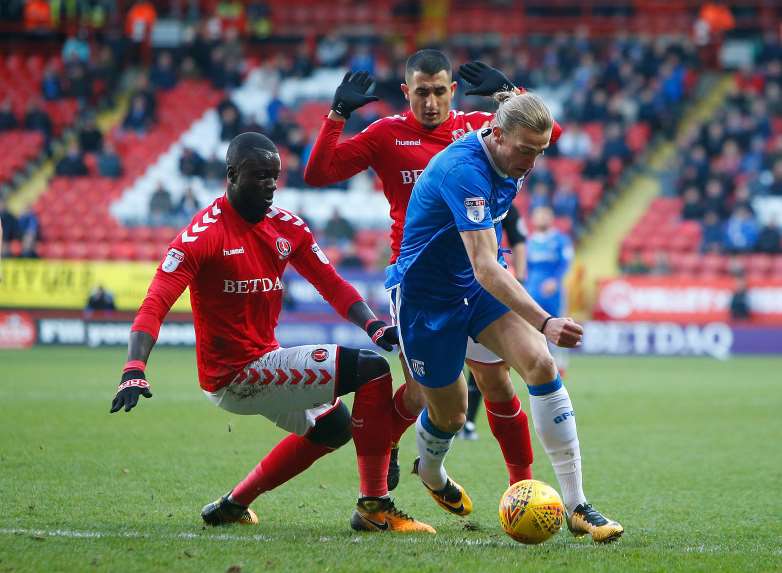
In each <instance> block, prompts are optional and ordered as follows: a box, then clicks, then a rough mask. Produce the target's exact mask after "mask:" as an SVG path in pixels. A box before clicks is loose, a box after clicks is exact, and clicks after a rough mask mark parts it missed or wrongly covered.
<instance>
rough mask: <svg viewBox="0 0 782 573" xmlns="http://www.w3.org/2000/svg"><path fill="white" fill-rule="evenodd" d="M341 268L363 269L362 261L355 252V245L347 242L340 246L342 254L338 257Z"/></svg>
mask: <svg viewBox="0 0 782 573" xmlns="http://www.w3.org/2000/svg"><path fill="white" fill-rule="evenodd" d="M339 267H340V268H341V269H363V268H364V261H362V260H361V258H360V257H359V256H358V254H357V253H356V245H355V244H353V243H347V244H345V246H343V247H342V256H341V258H340V259H339Z"/></svg>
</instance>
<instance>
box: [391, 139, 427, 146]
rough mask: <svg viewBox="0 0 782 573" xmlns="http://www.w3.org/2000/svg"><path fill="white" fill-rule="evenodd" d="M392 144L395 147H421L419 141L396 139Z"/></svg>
mask: <svg viewBox="0 0 782 573" xmlns="http://www.w3.org/2000/svg"><path fill="white" fill-rule="evenodd" d="M394 143H395V144H396V145H401V146H404V147H409V146H412V145H421V140H420V139H397V140H396V141H395V142H394Z"/></svg>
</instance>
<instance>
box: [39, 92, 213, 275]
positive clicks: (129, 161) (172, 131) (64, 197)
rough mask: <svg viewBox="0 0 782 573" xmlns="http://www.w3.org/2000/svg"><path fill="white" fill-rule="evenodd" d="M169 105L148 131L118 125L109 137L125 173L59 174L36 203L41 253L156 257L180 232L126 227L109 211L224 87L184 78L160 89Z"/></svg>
mask: <svg viewBox="0 0 782 573" xmlns="http://www.w3.org/2000/svg"><path fill="white" fill-rule="evenodd" d="M158 97H159V105H160V106H161V108H162V109H165V110H166V111H165V113H161V114H160V118H159V121H158V123H157V124H156V125H155V126H154V127H153V128H152V129H151V130H150V131H149V133H147V134H146V135H144V136H139V135H135V134H129V133H123V132H122V131H121V130H120V129H119V128H116V129H115V130H113V131H112V133H111V134H110V138H111V140H112V141H113V143H114V145H115V147H116V148H117V153H118V154H119V155H120V157H121V159H122V163H123V166H124V175H123V177H121V178H119V179H110V178H105V177H98V176H95V175H90V176H89V177H84V178H66V177H55V178H54V179H52V181H51V183H50V185H49V188H48V189H47V191H46V193H44V194H43V195H42V196H41V197H40V198H39V200H38V202H37V203H36V206H35V210H36V213H37V214H38V217H39V220H40V222H41V228H42V235H43V241H42V243H41V245H40V253H39V254H40V255H41V256H44V257H51V258H66V259H112V260H155V259H158V258H160V256H161V255H162V253H163V250H164V248H165V245H166V243H167V242H168V241H170V240H171V239H173V237H174V236H175V235H176V229H173V228H170V227H162V228H150V227H148V226H143V225H142V226H139V227H134V228H128V227H126V226H123V225H122V224H121V223H120V222H119V221H118V220H117V219H115V218H114V217H113V216H111V215H110V211H109V210H110V206H111V204H112V202H114V201H116V200H117V199H118V198H120V197H121V196H122V194H123V191H124V190H125V189H126V188H129V187H130V186H132V185H133V183H134V182H135V180H136V179H137V178H138V177H139V176H140V175H142V174H143V173H144V172H145V171H146V170H147V169H148V168H149V166H150V165H152V164H154V163H155V162H156V161H157V159H158V157H159V156H160V155H162V154H164V153H165V152H166V151H167V150H168V148H169V147H170V146H171V145H173V144H174V143H175V142H176V141H177V140H178V139H179V137H180V136H181V134H182V132H183V131H185V130H186V129H187V128H188V127H190V125H191V124H192V123H193V121H194V120H195V119H196V118H198V117H200V116H201V115H203V114H204V112H205V111H206V110H207V109H209V108H211V107H213V106H215V105H216V104H217V102H218V100H219V98H220V93H219V92H218V91H216V90H214V89H212V88H210V87H209V86H208V85H206V84H205V83H203V82H197V81H186V82H182V83H180V84H179V85H178V86H177V87H176V88H175V89H173V90H171V91H169V92H163V93H161V94H159V96H158Z"/></svg>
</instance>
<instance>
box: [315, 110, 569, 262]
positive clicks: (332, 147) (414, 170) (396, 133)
mask: <svg viewBox="0 0 782 573" xmlns="http://www.w3.org/2000/svg"><path fill="white" fill-rule="evenodd" d="M493 117H494V116H493V114H490V113H485V112H482V111H475V112H470V113H464V112H462V111H454V110H451V112H450V113H449V115H448V119H447V120H445V121H444V122H443V123H441V124H440V125H438V126H437V127H435V128H434V129H430V128H427V127H424V126H423V125H421V123H420V122H419V121H418V120H417V119H416V118H415V116H414V115H413V112H412V111H409V110H408V111H406V112H405V113H403V114H401V115H393V116H389V117H384V118H382V119H379V120H377V121H376V122H374V123H373V124H372V125H370V126H369V127H367V128H366V129H365V130H364V131H362V132H361V133H359V134H357V135H355V136H354V137H351V138H350V139H347V140H345V141H342V142H339V143H338V140H339V137H340V135H342V130H343V129H344V127H345V122H342V121H334V120H330V119H328V117H327V118H326V119H325V120H324V122H323V125H322V126H321V128H320V133H319V134H318V138H317V140H316V141H315V145H314V146H313V148H312V153H311V154H310V158H309V161H308V162H307V167H306V169H305V172H304V178H305V180H306V181H307V183H309V184H310V185H314V186H318V187H323V186H325V185H330V184H333V183H336V182H338V181H343V180H345V179H348V178H350V177H353V176H354V175H355V174H357V173H359V172H361V171H364V170H365V169H368V168H369V167H371V168H372V169H374V170H375V172H376V173H377V175H378V177H380V180H381V181H382V182H383V193H385V196H386V198H387V199H388V202H389V204H390V206H391V210H390V214H391V219H392V220H393V223H392V225H391V262H392V263H393V262H394V261H396V259H397V257H398V256H399V248H400V247H401V246H402V231H403V229H404V225H405V214H406V213H407V204H408V203H409V201H410V194H411V193H412V191H413V185H414V184H415V182H416V180H417V179H418V176H419V175H421V173H422V172H423V170H424V169H425V168H426V166H427V165H428V164H429V161H430V160H431V159H432V157H434V156H435V155H436V154H438V153H439V152H440V151H442V150H443V149H445V148H446V147H447V146H448V145H450V144H451V143H452V142H454V141H456V140H457V139H459V138H460V137H462V136H463V135H464V134H465V133H467V132H468V131H470V130H475V129H480V128H481V127H482V126H483V124H484V123H485V122H487V121H490V120H491V119H492V118H493ZM468 124H469V125H468ZM561 131H562V128H561V127H560V126H559V124H557V123H556V122H555V123H554V129H553V130H552V134H551V142H552V143H554V142H556V140H557V138H558V137H559V134H560V133H561Z"/></svg>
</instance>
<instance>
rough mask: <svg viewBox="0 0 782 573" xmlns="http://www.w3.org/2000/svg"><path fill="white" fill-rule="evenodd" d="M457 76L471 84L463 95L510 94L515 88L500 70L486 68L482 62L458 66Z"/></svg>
mask: <svg viewBox="0 0 782 573" xmlns="http://www.w3.org/2000/svg"><path fill="white" fill-rule="evenodd" d="M459 75H460V76H461V77H462V79H463V80H464V81H466V82H467V83H469V84H472V85H473V86H475V87H473V88H472V89H469V90H467V91H466V92H464V93H465V95H482V96H491V95H494V94H496V93H497V92H512V91H513V88H514V87H515V86H514V85H513V84H512V83H511V81H510V80H509V79H508V78H507V77H505V74H503V73H502V72H501V71H500V70H497V69H494V68H492V67H491V66H487V65H486V64H484V63H483V62H470V63H469V64H462V65H461V66H459Z"/></svg>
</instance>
